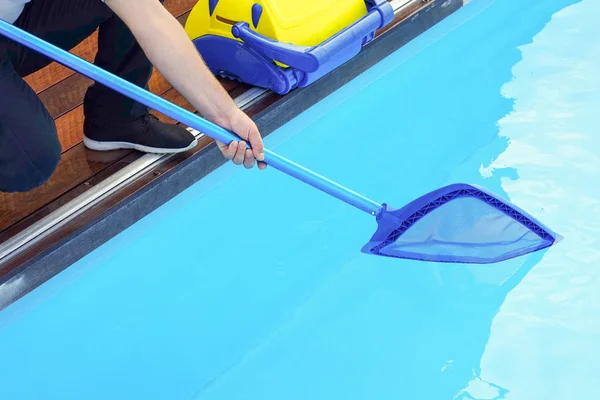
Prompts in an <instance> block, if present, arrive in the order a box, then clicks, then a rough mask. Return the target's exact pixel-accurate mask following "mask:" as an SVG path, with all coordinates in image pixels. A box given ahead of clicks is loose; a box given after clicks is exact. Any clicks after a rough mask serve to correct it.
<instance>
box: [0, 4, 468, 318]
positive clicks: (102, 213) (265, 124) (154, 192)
mask: <svg viewBox="0 0 600 400" xmlns="http://www.w3.org/2000/svg"><path fill="white" fill-rule="evenodd" d="M393 3H400V4H401V7H404V6H406V5H409V3H412V4H411V6H412V5H413V4H414V5H415V7H407V8H406V10H404V11H403V13H400V14H399V15H397V16H396V18H397V19H399V21H397V22H396V23H395V24H392V25H390V26H388V27H387V28H385V29H383V30H382V31H381V32H379V33H378V36H377V38H376V39H375V40H373V41H372V42H371V43H370V44H368V45H367V46H365V47H364V48H363V50H362V51H361V52H360V53H359V54H358V55H357V56H356V57H354V58H353V59H352V60H350V61H349V62H347V63H345V64H344V65H342V66H341V67H339V68H338V69H336V70H335V71H334V72H332V73H330V74H328V75H326V76H325V77H323V78H321V79H320V80H318V81H316V82H315V83H313V84H312V85H310V86H308V87H306V88H302V89H297V90H295V91H292V92H291V93H289V94H287V95H285V96H278V95H276V94H274V93H270V92H265V91H263V93H262V95H261V96H260V97H259V99H258V100H256V99H254V100H253V101H249V102H248V103H247V104H245V106H246V107H245V111H246V112H247V113H248V114H249V115H250V116H251V117H252V118H253V119H254V121H255V122H256V124H257V125H258V127H259V129H260V131H261V133H262V135H263V137H265V136H268V135H269V134H270V133H272V132H273V131H275V130H276V129H278V128H279V127H280V126H282V125H284V124H285V123H286V122H287V121H289V120H291V119H293V118H294V117H296V116H297V115H299V114H300V113H302V112H303V111H304V110H306V109H308V108H309V107H311V106H313V105H314V104H316V103H317V102H319V101H320V100H322V99H323V98H325V97H326V96H328V95H329V94H331V93H333V92H334V91H335V90H337V89H339V88H340V87H342V86H343V85H345V84H346V83H348V82H350V81H351V80H352V79H354V78H355V77H357V76H358V75H360V74H361V73H363V72H364V71H366V70H367V69H368V68H370V67H372V66H373V65H375V64H376V63H378V62H379V61H381V60H382V59H384V58H385V57H387V56H388V55H390V54H391V53H393V52H394V51H396V50H398V49H399V48H401V47H402V46H404V45H405V44H407V43H408V42H410V41H411V40H413V39H414V38H416V37H417V36H418V35H420V34H422V33H423V32H425V31H426V30H427V29H429V28H431V27H432V26H434V25H435V24H437V23H438V22H440V21H442V20H443V19H444V18H446V17H447V16H449V15H451V14H452V13H454V12H455V11H456V10H458V9H459V8H461V7H462V6H463V5H464V4H465V3H467V2H465V1H464V0H430V1H426V0H423V1H422V0H394V1H393ZM250 90H253V89H250ZM254 90H255V91H257V92H258V91H259V90H257V89H254ZM244 95H247V94H246V93H245V94H242V96H244ZM242 96H240V97H242ZM238 100H239V101H241V102H242V103H243V101H244V99H243V98H242V99H239V98H238ZM224 163H225V160H224V158H223V157H222V156H221V153H220V151H219V150H218V148H217V147H216V146H215V145H214V142H213V141H212V139H210V138H208V137H206V136H200V137H199V144H198V147H197V149H196V150H195V151H194V152H191V153H187V154H184V155H176V156H170V157H168V158H166V159H165V161H164V162H158V163H150V164H149V165H148V166H147V167H146V168H143V169H142V170H141V171H139V174H138V175H139V176H137V178H136V179H135V180H134V181H133V182H132V183H130V184H128V185H127V186H125V187H124V188H122V189H119V190H117V191H116V192H115V193H113V194H110V195H108V196H107V197H105V198H103V199H102V200H101V201H100V202H98V204H94V205H93V206H92V207H91V208H90V209H88V210H86V211H83V212H82V213H81V214H80V215H76V216H75V217H74V218H73V219H72V220H70V221H68V222H66V223H65V224H64V226H61V227H59V228H58V229H57V230H56V231H55V232H52V233H50V234H49V235H47V236H46V237H45V238H43V239H41V240H40V241H39V243H35V244H33V245H31V246H29V247H28V248H26V249H25V250H24V251H21V252H19V253H17V254H16V256H15V257H13V258H11V259H9V260H8V261H7V262H6V263H3V264H4V266H3V267H0V310H1V309H3V308H5V307H7V306H8V305H10V304H11V303H13V302H14V301H16V300H17V299H19V298H21V297H23V296H24V295H26V294H27V293H29V292H30V291H32V290H34V289H35V288H36V287H38V286H40V285H41V284H43V283H44V282H45V281H47V280H49V279H51V278H52V277H53V276H55V275H56V274H58V273H60V272H61V271H63V270H64V269H66V268H68V267H69V266H70V265H72V264H73V263H75V262H76V261H78V260H79V259H81V258H83V257H84V256H85V255H87V254H89V253H90V252H92V251H94V250H95V249H96V248H98V247H100V246H101V245H102V244H104V243H105V242H107V241H108V240H110V239H112V238H113V237H115V236H117V235H118V234H119V233H121V232H122V231H124V230H125V229H127V228H128V227H129V226H131V225H133V224H134V223H136V222H137V221H139V220H140V219H142V218H143V217H144V216H146V215H148V214H149V213H151V212H152V211H154V210H156V209H157V208H158V207H160V206H161V205H163V204H165V203H166V202H168V201H169V200H170V199H172V198H173V197H175V196H176V195H178V194H179V193H181V192H183V191H184V190H186V189H187V188H189V187H190V186H191V185H193V184H194V183H196V182H197V181H199V180H200V179H202V178H203V177H205V176H206V175H208V174H209V173H211V172H212V171H214V170H215V169H216V168H218V167H220V166H221V165H223V164H224ZM69 204H70V203H69Z"/></svg>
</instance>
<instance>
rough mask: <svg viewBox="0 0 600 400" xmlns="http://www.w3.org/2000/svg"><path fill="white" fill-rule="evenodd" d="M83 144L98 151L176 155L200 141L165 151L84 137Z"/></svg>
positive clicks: (157, 148)
mask: <svg viewBox="0 0 600 400" xmlns="http://www.w3.org/2000/svg"><path fill="white" fill-rule="evenodd" d="M83 144H84V145H85V147H87V148H88V149H90V150H96V151H111V150H123V149H126V150H137V151H141V152H142V153H154V154H174V153H183V152H185V151H188V150H191V149H193V148H194V147H196V145H197V144H198V139H194V141H193V142H192V143H190V144H189V146H187V147H185V148H179V149H165V148H160V147H150V146H144V145H141V144H136V143H129V142H98V141H97V140H92V139H90V138H87V137H85V136H84V137H83Z"/></svg>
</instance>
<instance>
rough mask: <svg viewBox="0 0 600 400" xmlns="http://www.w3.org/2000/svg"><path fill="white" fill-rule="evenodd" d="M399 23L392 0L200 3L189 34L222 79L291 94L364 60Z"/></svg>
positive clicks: (202, 0)
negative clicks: (382, 32)
mask: <svg viewBox="0 0 600 400" xmlns="http://www.w3.org/2000/svg"><path fill="white" fill-rule="evenodd" d="M393 17H394V12H393V9H392V7H391V5H390V4H389V3H388V1H387V0H200V1H199V2H198V3H197V4H196V5H195V6H194V8H193V9H192V12H191V13H190V16H189V18H188V20H187V22H186V26H185V29H186V32H187V34H188V36H189V37H190V39H191V40H192V41H193V42H194V44H195V46H196V48H197V49H198V51H199V52H200V54H201V55H202V57H203V58H204V61H205V62H206V64H207V65H208V67H209V68H210V69H211V71H212V72H213V73H214V74H216V75H221V76H224V77H229V78H232V79H237V80H240V81H242V82H245V83H248V84H251V85H255V86H259V87H264V88H267V89H271V90H273V91H275V92H277V93H279V94H285V93H287V92H289V91H290V90H292V89H294V88H296V87H304V86H307V85H309V84H310V83H312V82H314V81H316V80H318V79H319V78H321V77H322V76H324V75H325V74H327V73H329V72H331V71H332V70H334V69H335V68H337V67H338V66H340V65H342V64H343V63H345V62H346V61H348V60H350V59H351V58H353V57H354V56H356V55H357V54H358V53H359V52H360V50H361V48H362V46H364V45H365V44H366V43H368V42H370V41H371V40H373V38H374V37H375V32H376V31H377V30H378V29H380V28H382V27H384V26H385V25H387V24H389V23H390V22H391V21H392V20H393Z"/></svg>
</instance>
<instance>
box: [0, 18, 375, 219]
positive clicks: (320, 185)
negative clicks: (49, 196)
mask: <svg viewBox="0 0 600 400" xmlns="http://www.w3.org/2000/svg"><path fill="white" fill-rule="evenodd" d="M0 33H1V34H3V35H4V36H6V37H8V38H9V39H12V40H14V41H16V42H18V43H20V44H22V45H23V46H26V47H28V48H30V49H32V50H35V51H38V52H39V53H41V54H44V55H46V56H47V57H49V58H51V59H53V60H55V61H56V62H58V63H60V64H63V65H64V66H66V67H68V68H70V69H72V70H74V71H77V72H79V73H81V74H82V75H85V76H87V77H88V78H90V79H92V80H94V81H96V82H98V83H101V84H103V85H105V86H107V87H109V88H111V89H114V90H115V91H117V92H119V93H121V94H123V95H124V96H128V97H130V98H132V99H134V100H136V101H138V102H140V103H142V104H144V105H146V106H148V107H150V108H153V109H155V110H157V111H159V112H161V113H163V114H164V115H167V116H169V117H171V118H173V119H174V120H176V121H179V122H181V123H183V124H186V125H187V126H189V127H191V128H193V129H196V130H197V131H200V132H203V133H205V134H206V135H208V136H210V137H211V138H213V139H216V140H218V141H220V142H223V143H231V142H232V141H239V140H241V139H240V137H239V136H237V135H235V134H233V133H232V132H229V131H228V130H226V129H223V128H222V127H220V126H218V125H216V124H213V123H212V122H210V121H207V120H205V119H203V118H201V117H199V116H197V115H195V114H194V113H192V112H190V111H187V110H186V109H184V108H181V107H179V106H177V105H175V104H173V103H171V102H169V101H167V100H165V99H163V98H161V97H159V96H157V95H155V94H154V93H151V92H149V91H147V90H145V89H143V88H141V87H139V86H136V85H134V84H132V83H131V82H128V81H126V80H124V79H122V78H120V77H118V76H116V75H114V74H111V73H110V72H108V71H105V70H103V69H101V68H99V67H97V66H95V65H93V64H91V63H89V62H87V61H85V60H83V59H81V58H79V57H77V56H75V55H73V54H71V53H69V52H67V51H65V50H62V49H60V48H58V47H56V46H54V45H52V44H50V43H48V42H46V41H44V40H42V39H40V38H38V37H36V36H33V35H31V34H30V33H28V32H25V31H23V30H22V29H20V28H17V27H15V26H13V25H11V24H9V23H8V22H5V21H3V20H2V19H0ZM248 147H250V146H248ZM264 153H265V163H266V164H268V165H270V166H272V167H274V168H276V169H278V170H280V171H282V172H284V173H286V174H288V175H290V176H292V177H294V178H296V179H298V180H300V181H302V182H305V183H308V184H309V185H311V186H313V187H315V188H317V189H319V190H321V191H323V192H325V193H327V194H329V195H331V196H333V197H336V198H337V199H340V200H342V201H344V202H346V203H348V204H350V205H352V206H354V207H356V208H358V209H360V210H363V211H365V212H367V213H369V214H372V215H376V214H377V213H378V212H379V211H380V210H381V209H382V208H383V205H382V204H379V203H377V202H375V201H373V200H371V199H368V198H366V197H364V196H362V195H360V194H358V193H356V192H354V191H352V190H350V189H348V188H346V187H344V186H342V185H340V184H338V183H336V182H333V181H331V180H329V179H327V178H325V177H323V176H321V175H319V174H317V173H315V172H313V171H311V170H309V169H307V168H305V167H303V166H301V165H298V164H296V163H294V162H292V161H290V160H288V159H286V158H284V157H282V156H280V155H278V154H276V153H274V152H272V151H270V150H268V149H265V151H264Z"/></svg>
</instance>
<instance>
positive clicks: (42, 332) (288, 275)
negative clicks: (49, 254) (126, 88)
mask: <svg viewBox="0 0 600 400" xmlns="http://www.w3.org/2000/svg"><path fill="white" fill-rule="evenodd" d="M598 15H600V2H598V1H597V0H582V1H576V0H537V1H535V2H524V1H523V0H496V1H491V0H473V1H472V2H470V3H469V4H468V5H467V6H466V7H464V8H463V9H462V10H460V11H459V12H457V13H456V14H454V15H453V16H451V17H450V18H448V19H447V20H445V21H444V22H442V23H441V24H439V25H437V26H436V27H434V28H433V29H431V30H430V31H428V32H427V33H425V34H424V35H422V36H421V37H419V38H418V39H416V40H414V41H413V42H411V43H409V44H408V45H407V46H405V47H404V48H402V49H401V50H399V51H397V52H396V53H394V54H393V55H391V56H390V57H388V58H387V59H385V60H384V61H382V62H381V63H379V64H378V65H376V66H375V67H373V68H372V69H370V70H369V71H368V72H366V73H364V74H363V75H361V76H360V77H359V78H357V79H355V80H354V81H352V82H351V83H350V84H348V85H346V86H345V87H343V88H342V89H340V90H338V91H337V92H336V93H334V94H332V95H331V96H329V97H328V98H326V99H325V100H323V101H322V102H320V103H319V104H318V105H316V106H315V107H313V108H311V109H310V110H308V111H306V112H304V113H303V114H302V115H301V116H299V117H298V118H296V119H294V120H293V121H290V122H289V123H288V124H287V125H285V126H284V127H282V128H281V129H279V130H278V131H277V132H275V133H273V134H272V135H270V136H269V137H268V138H267V139H266V143H267V145H268V146H269V147H270V148H272V149H273V150H275V151H277V152H278V153H280V154H282V155H284V156H286V157H289V158H291V159H293V160H295V161H297V162H299V163H301V164H303V165H306V166H307V167H309V168H312V169H314V170H316V171H318V172H320V173H323V174H324V175H326V176H328V177H330V178H332V179H334V180H338V181H339V182H341V183H342V184H345V185H348V186H349V187H351V188H353V189H355V190H358V191H360V192H361V193H364V194H366V195H368V196H370V197H372V198H373V199H375V200H377V201H382V202H389V203H391V204H392V205H394V206H396V207H399V206H401V205H403V204H405V203H407V202H409V201H411V200H412V199H414V198H416V197H418V196H420V195H421V194H423V193H425V192H427V191H430V190H434V189H436V188H438V187H440V186H443V185H446V184H449V183H454V182H469V183H475V184H479V185H482V186H485V187H486V188H488V189H489V190H492V191H494V192H496V193H498V194H500V195H502V196H504V197H506V198H508V199H510V200H511V201H513V202H514V203H515V204H517V205H518V206H520V207H522V208H524V209H525V210H527V211H529V212H531V213H532V214H533V215H535V216H536V217H537V218H539V219H540V220H541V221H542V222H543V223H545V224H547V225H548V226H550V227H551V228H552V229H554V230H556V231H557V232H558V233H560V234H561V235H563V236H564V240H563V241H562V242H561V243H560V244H559V245H557V246H555V247H552V248H551V249H550V250H548V251H547V252H543V253H536V254H534V255H531V256H528V257H522V258H518V259H513V260H510V261H507V262H503V263H499V264H493V265H484V266H481V265H468V266H465V265H449V264H435V263H423V262H412V261H404V260H397V259H386V258H376V257H372V256H367V255H364V254H362V253H360V251H359V250H360V248H361V246H362V245H363V244H364V243H365V242H366V241H367V240H368V239H369V237H370V235H371V234H372V232H373V231H374V230H375V221H374V220H373V219H372V218H371V217H370V216H368V215H367V214H365V213H362V212H360V211H357V210H356V209H354V208H352V207H349V206H347V205H345V204H343V203H341V202H338V201H336V200H334V199H332V198H330V197H328V196H326V195H324V194H322V193H320V192H318V191H316V190H314V189H312V188H310V187H308V186H306V185H304V184H302V183H299V182H297V181H295V180H293V179H291V178H289V177H287V176H285V175H283V174H281V173H279V172H278V171H275V170H273V169H271V170H267V171H264V172H260V171H245V170H243V169H241V168H237V167H234V166H232V165H227V166H224V167H222V168H220V169H219V170H218V171H216V172H215V173H213V174H211V175H210V176H208V177H207V178H206V179H204V180H203V181H201V182H199V183H198V184H196V185H194V186H193V187H192V188H190V189H189V190H187V191H186V192H184V193H182V194H181V195H180V196H178V197H177V198H175V199H174V200H172V201H171V202H169V203H168V204H166V205H165V206H163V207H161V208H160V209H159V210H157V211H156V212H155V213H153V214H151V215H149V216H147V217H146V218H144V219H143V220H141V221H140V222H139V223H137V224H136V225H135V226H133V227H131V228H130V229H128V230H127V231H126V232H123V233H122V234H120V235H119V236H118V237H116V238H114V239H113V240H111V241H110V242H109V243H107V244H106V245H104V246H102V247H101V248H99V249H98V250H96V251H95V252H93V253H92V254H90V255H88V256H87V257H85V258H84V259H82V260H81V261H79V262H78V263H76V264H75V265H73V266H72V267H70V268H69V269H67V270H66V271H64V272H63V273H61V274H60V275H58V276H57V277H55V278H54V279H52V280H51V281H49V282H47V283H46V284H44V285H43V286H42V287H40V288H39V289H37V290H36V291H34V292H32V293H31V294H29V295H28V296H26V297H25V298H23V299H21V300H20V301H18V302H16V303H15V304H13V305H12V306H10V307H8V308H7V309H5V310H4V311H2V312H1V313H0V399H19V400H25V399H61V400H68V399H69V400H70V399H78V400H79V399H86V400H92V399H128V400H130V399H144V400H150V399H170V400H178V399H210V400H217V399H228V400H229V399H261V400H266V399H278V400H279V399H286V400H293V399H311V400H316V399H345V400H350V399H352V400H354V399H361V400H362V399H369V400H370V399H378V400H379V399H407V400H408V399H411V400H412V399H427V400H428V399H436V400H442V399H448V400H451V399H459V400H466V399H486V400H487V399H490V400H491V399H525V400H534V399H544V400H555V399H567V400H570V399H589V398H593V397H594V395H595V393H596V384H595V380H596V377H597V372H596V371H595V368H594V367H595V365H596V362H597V360H598V358H599V357H600V305H599V304H600V302H599V301H598V300H600V272H599V271H600V268H599V267H600V250H599V241H598V235H599V233H600V186H599V185H598V184H597V183H596V182H595V181H596V179H595V178H596V177H597V176H598V173H599V172H600V155H599V154H600V137H599V136H598V134H597V133H598V129H597V122H596V115H597V110H598V109H599V106H600V74H598V71H599V70H600V40H599V39H598V38H600V25H599V24H598V23H597V21H596V20H597V16H598ZM17 284H18V283H17Z"/></svg>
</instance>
